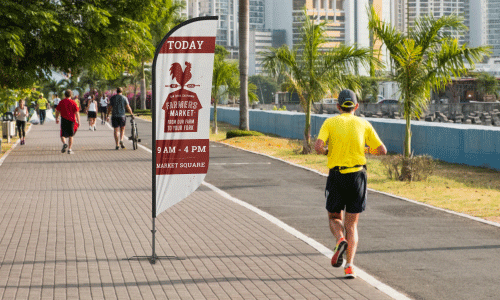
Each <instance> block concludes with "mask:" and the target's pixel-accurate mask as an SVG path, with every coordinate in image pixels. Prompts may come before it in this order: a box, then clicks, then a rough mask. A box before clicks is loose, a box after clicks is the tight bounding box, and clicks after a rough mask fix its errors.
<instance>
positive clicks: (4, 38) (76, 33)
mask: <svg viewBox="0 0 500 300" xmlns="http://www.w3.org/2000/svg"><path fill="white" fill-rule="evenodd" d="M154 3H156V1H155V0H144V1H143V0H116V1H113V3H112V4H110V2H109V1H106V0H94V1H69V0H64V1H38V0H23V1H20V0H2V1H0V20H2V22H1V23H0V43H1V44H2V45H3V46H2V47H1V48H0V86H1V87H4V88H17V87H24V86H30V85H31V84H32V83H34V82H36V81H37V80H38V79H41V78H43V77H46V76H49V75H50V74H51V70H54V69H55V70H62V71H65V72H67V73H69V72H70V71H71V72H72V73H74V74H78V73H79V70H81V69H85V68H86V69H89V70H92V71H94V72H97V73H100V74H103V75H105V76H107V77H113V76H116V74H117V73H120V72H121V71H122V70H123V69H124V68H125V67H126V66H127V65H129V64H130V63H133V61H134V51H135V50H137V49H140V48H143V47H146V46H147V44H148V42H149V41H148V39H147V38H148V30H147V29H148V27H147V23H145V21H146V20H147V19H148V17H149V16H150V15H151V14H153V13H154V9H152V8H154V5H153V4H154Z"/></svg>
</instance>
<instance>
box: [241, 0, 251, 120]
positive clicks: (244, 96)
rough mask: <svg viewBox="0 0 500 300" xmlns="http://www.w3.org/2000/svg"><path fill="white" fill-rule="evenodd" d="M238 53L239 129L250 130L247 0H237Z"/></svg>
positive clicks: (248, 14)
mask: <svg viewBox="0 0 500 300" xmlns="http://www.w3.org/2000/svg"><path fill="white" fill-rule="evenodd" d="M239 6H240V7H239V39H240V40H239V53H240V129H242V130H250V126H249V124H248V121H249V114H248V51H249V50H248V48H249V44H248V35H249V23H250V21H249V19H250V13H249V0H239Z"/></svg>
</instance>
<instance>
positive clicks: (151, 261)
mask: <svg viewBox="0 0 500 300" xmlns="http://www.w3.org/2000/svg"><path fill="white" fill-rule="evenodd" d="M144 259H147V260H149V263H150V264H152V265H154V264H156V261H157V260H160V259H176V260H184V259H185V258H183V257H177V256H158V255H152V256H132V257H130V258H126V259H125V260H144Z"/></svg>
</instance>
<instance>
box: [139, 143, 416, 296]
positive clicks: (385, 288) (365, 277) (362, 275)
mask: <svg viewBox="0 0 500 300" xmlns="http://www.w3.org/2000/svg"><path fill="white" fill-rule="evenodd" d="M142 148H143V149H144V150H146V151H147V152H149V153H153V151H151V150H150V149H148V148H146V147H142ZM243 150H244V149H243ZM245 151H247V150H245ZM213 164H215V163H213ZM213 164H212V165H213ZM269 164H270V163H269ZM297 166H298V165H297ZM318 173H319V172H318ZM319 174H321V173H319ZM202 184H203V185H204V186H206V187H208V188H210V189H211V190H213V191H215V192H216V193H218V194H219V195H221V196H223V197H224V198H226V199H228V200H231V201H233V202H234V203H237V204H239V205H241V206H243V207H245V208H247V209H249V210H251V211H253V212H255V213H257V214H259V215H260V216H262V217H264V218H265V219H267V220H269V221H270V222H271V223H273V224H275V225H277V226H279V227H280V228H282V229H283V230H285V231H287V232H288V233H290V234H292V235H293V236H295V237H297V238H298V239H300V240H302V241H304V242H306V243H307V244H309V245H310V246H312V247H313V248H314V249H316V250H318V252H320V253H321V254H323V255H324V256H326V257H327V258H331V257H332V256H333V251H332V250H330V249H328V248H327V247H325V246H324V245H322V244H321V243H319V242H317V241H316V240H314V239H312V238H310V237H308V236H306V235H305V234H303V233H302V232H300V231H298V230H297V229H295V228H293V227H291V226H289V225H287V224H286V223H284V222H283V221H281V220H279V219H278V218H276V217H273V216H272V215H270V214H268V213H266V212H265V211H262V210H260V209H258V208H257V207H255V206H253V205H251V204H248V203H247V202H244V201H241V200H239V199H237V198H234V197H233V196H231V195H229V194H228V193H226V192H224V191H222V190H220V189H218V188H216V187H215V186H213V185H211V184H210V183H207V182H205V181H203V182H202ZM356 273H357V274H358V276H359V278H361V279H363V280H364V281H366V282H367V283H368V284H370V285H371V286H373V287H375V288H376V289H378V290H380V291H381V292H383V293H385V294H386V295H388V296H390V297H392V298H393V299H396V300H410V298H408V297H406V296H405V295H403V294H401V293H400V292H398V291H396V290H395V289H393V288H391V287H390V286H388V285H386V284H384V283H382V282H380V281H378V280H377V279H375V277H373V276H371V275H370V274H368V273H366V272H365V271H363V270H361V269H360V268H358V267H356Z"/></svg>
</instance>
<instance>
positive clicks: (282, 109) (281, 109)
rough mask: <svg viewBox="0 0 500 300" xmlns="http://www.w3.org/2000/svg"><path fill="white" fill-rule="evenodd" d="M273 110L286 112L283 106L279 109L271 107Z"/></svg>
mask: <svg viewBox="0 0 500 300" xmlns="http://www.w3.org/2000/svg"><path fill="white" fill-rule="evenodd" d="M273 110H278V111H286V106H285V105H283V107H281V108H277V107H276V105H275V106H274V107H273Z"/></svg>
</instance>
